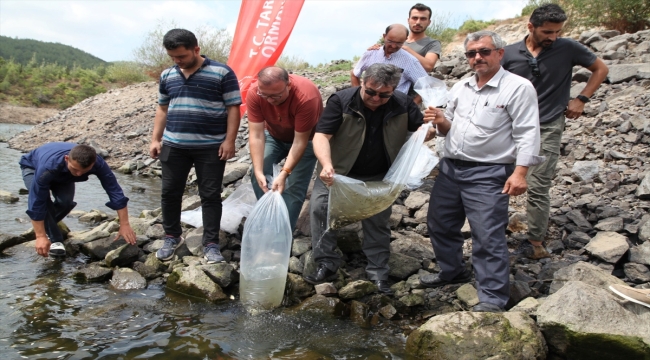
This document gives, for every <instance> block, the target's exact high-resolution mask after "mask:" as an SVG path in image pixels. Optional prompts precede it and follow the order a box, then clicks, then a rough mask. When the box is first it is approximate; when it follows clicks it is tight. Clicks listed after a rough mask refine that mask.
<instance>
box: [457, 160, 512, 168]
mask: <svg viewBox="0 0 650 360" xmlns="http://www.w3.org/2000/svg"><path fill="white" fill-rule="evenodd" d="M449 161H451V162H452V163H453V164H454V165H456V166H462V167H476V166H495V165H512V164H497V163H489V162H479V161H465V160H460V159H449Z"/></svg>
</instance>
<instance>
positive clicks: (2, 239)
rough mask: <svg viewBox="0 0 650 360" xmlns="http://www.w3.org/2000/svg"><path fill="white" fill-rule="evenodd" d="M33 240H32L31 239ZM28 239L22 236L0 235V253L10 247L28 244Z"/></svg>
mask: <svg viewBox="0 0 650 360" xmlns="http://www.w3.org/2000/svg"><path fill="white" fill-rule="evenodd" d="M32 240H33V239H32ZM28 241H30V239H28V238H26V237H23V236H16V235H9V234H0V253H1V252H3V251H4V250H5V249H7V248H10V247H12V246H16V245H19V244H22V243H24V242H28Z"/></svg>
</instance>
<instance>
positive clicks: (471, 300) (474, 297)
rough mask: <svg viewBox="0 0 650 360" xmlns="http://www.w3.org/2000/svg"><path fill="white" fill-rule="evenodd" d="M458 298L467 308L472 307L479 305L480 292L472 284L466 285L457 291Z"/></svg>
mask: <svg viewBox="0 0 650 360" xmlns="http://www.w3.org/2000/svg"><path fill="white" fill-rule="evenodd" d="M456 296H457V297H458V300H460V301H461V302H462V303H463V304H465V305H466V306H467V307H472V306H474V305H476V304H478V303H479V300H478V292H477V291H476V289H475V288H474V286H472V284H464V285H463V286H461V287H459V288H458V289H457V290H456Z"/></svg>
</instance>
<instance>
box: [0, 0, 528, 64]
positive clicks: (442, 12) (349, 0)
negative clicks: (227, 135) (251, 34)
mask: <svg viewBox="0 0 650 360" xmlns="http://www.w3.org/2000/svg"><path fill="white" fill-rule="evenodd" d="M287 1H292V0H287ZM418 1H419V2H422V3H424V4H425V5H427V6H429V7H431V8H432V9H433V11H434V16H433V18H435V17H436V16H440V17H441V18H444V19H449V24H450V25H452V26H453V27H457V26H458V25H460V24H461V23H462V22H463V21H465V20H467V19H470V18H471V19H476V20H491V19H506V18H511V17H514V16H517V15H519V14H520V13H521V9H522V8H523V7H524V6H525V5H526V4H527V3H528V1H527V0H497V1H494V0H492V1H483V0H453V1H452V0H449V1H447V0H433V1H431V0H429V1H426V0H425V1H422V0H411V1H404V0H399V1H396V0H394V1H386V0H374V1H358V0H342V1H338V0H306V1H305V3H304V5H303V7H302V11H301V13H300V16H299V17H298V21H297V22H296V25H295V27H294V29H293V33H292V34H291V37H290V38H289V41H288V42H287V45H286V47H285V49H284V52H283V54H282V55H286V56H291V57H295V58H300V59H302V60H305V61H307V62H309V63H310V64H312V65H316V64H319V63H328V62H330V61H332V60H338V59H348V60H350V59H352V58H353V57H354V56H356V55H361V54H362V53H363V52H364V51H365V49H366V48H367V47H368V46H370V45H372V44H374V43H375V42H376V41H377V40H378V39H379V38H380V37H381V35H382V33H383V32H384V29H385V28H386V26H388V25H390V24H392V23H403V24H405V25H406V20H407V18H408V11H409V9H410V8H411V6H413V5H414V4H415V3H416V2H418ZM240 5H241V1H240V0H225V1H223V0H222V1H215V0H209V1H208V0H183V1H165V0H156V1H150V0H76V1H69V0H68V1H64V0H61V1H59V0H40V1H33V0H1V1H0V35H3V36H9V37H14V38H15V37H17V38H21V39H35V40H40V41H46V42H58V43H61V44H65V45H70V46H73V47H76V48H78V49H81V50H83V51H86V52H88V53H90V54H92V55H94V56H97V57H99V58H100V59H103V60H106V61H126V60H136V59H135V58H134V56H133V51H134V49H136V48H137V47H139V46H140V45H142V43H143V41H144V39H145V37H146V35H147V34H148V33H149V32H150V31H152V30H154V29H155V28H156V26H157V25H159V24H170V23H172V22H173V23H175V24H176V25H177V26H178V27H181V28H186V29H188V30H194V29H196V28H198V27H199V26H202V25H207V26H210V27H214V28H218V29H223V28H225V29H226V30H228V31H229V32H230V33H231V34H234V32H235V27H236V24H237V16H238V14H239V8H240ZM199 45H200V44H199Z"/></svg>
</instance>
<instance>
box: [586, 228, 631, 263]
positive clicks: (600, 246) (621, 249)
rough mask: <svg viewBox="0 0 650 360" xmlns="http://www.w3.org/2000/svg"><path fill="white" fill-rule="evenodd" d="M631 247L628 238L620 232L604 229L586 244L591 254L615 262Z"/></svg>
mask: <svg viewBox="0 0 650 360" xmlns="http://www.w3.org/2000/svg"><path fill="white" fill-rule="evenodd" d="M629 249H630V245H628V243H627V238H626V237H625V236H623V235H621V234H619V233H615V232H611V231H603V232H599V233H598V234H596V236H595V237H594V238H593V239H591V241H590V242H589V244H587V246H585V250H587V251H588V252H589V253H590V254H591V255H593V256H595V257H597V258H599V259H601V260H603V261H606V262H608V263H611V264H614V263H616V262H617V261H618V260H620V259H621V257H622V256H623V254H625V252H626V251H628V250H629Z"/></svg>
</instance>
